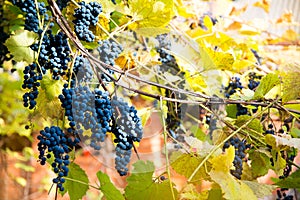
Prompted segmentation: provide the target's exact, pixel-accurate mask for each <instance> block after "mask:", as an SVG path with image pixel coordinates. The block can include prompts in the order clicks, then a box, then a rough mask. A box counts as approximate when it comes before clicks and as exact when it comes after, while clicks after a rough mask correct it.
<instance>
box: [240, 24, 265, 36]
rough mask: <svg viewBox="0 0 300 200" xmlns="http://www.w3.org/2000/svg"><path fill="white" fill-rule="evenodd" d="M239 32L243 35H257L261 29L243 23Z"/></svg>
mask: <svg viewBox="0 0 300 200" xmlns="http://www.w3.org/2000/svg"><path fill="white" fill-rule="evenodd" d="M239 33H240V34H243V35H258V34H260V33H261V31H260V30H259V29H257V28H255V27H252V26H247V25H245V24H243V25H242V28H241V29H240V30H239Z"/></svg>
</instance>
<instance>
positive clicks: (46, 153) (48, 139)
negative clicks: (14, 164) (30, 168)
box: [37, 126, 79, 191]
mask: <svg viewBox="0 0 300 200" xmlns="http://www.w3.org/2000/svg"><path fill="white" fill-rule="evenodd" d="M37 139H38V140H39V143H38V151H39V159H40V164H41V165H45V164H46V160H47V159H50V158H51V152H52V153H53V156H54V161H53V162H52V163H51V166H52V168H53V171H54V172H55V173H56V174H57V175H58V176H57V177H56V178H54V179H53V180H52V181H53V183H56V184H57V187H58V188H59V190H60V191H64V187H63V183H64V182H65V179H64V178H63V177H64V176H68V172H69V168H68V165H69V164H70V161H69V158H70V156H69V155H68V153H69V152H70V151H71V150H72V149H73V147H75V145H76V144H77V143H79V139H78V138H75V139H74V140H73V139H72V138H67V137H66V135H65V133H64V132H63V131H62V130H61V129H60V128H59V127H57V126H51V127H50V128H49V127H46V128H44V130H41V131H40V134H39V135H38V136H37Z"/></svg>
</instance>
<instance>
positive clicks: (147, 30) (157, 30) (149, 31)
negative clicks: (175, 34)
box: [135, 27, 170, 37]
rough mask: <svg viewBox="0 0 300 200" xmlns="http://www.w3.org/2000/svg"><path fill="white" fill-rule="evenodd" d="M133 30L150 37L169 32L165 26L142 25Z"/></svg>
mask: <svg viewBox="0 0 300 200" xmlns="http://www.w3.org/2000/svg"><path fill="white" fill-rule="evenodd" d="M135 32H136V33H137V34H139V35H142V36H145V37H152V36H156V35H161V34H164V33H168V32H170V29H168V28H165V27H143V28H137V29H135Z"/></svg>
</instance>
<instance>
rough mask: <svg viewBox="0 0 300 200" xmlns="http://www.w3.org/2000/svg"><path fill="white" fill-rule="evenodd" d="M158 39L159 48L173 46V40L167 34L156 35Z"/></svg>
mask: <svg viewBox="0 0 300 200" xmlns="http://www.w3.org/2000/svg"><path fill="white" fill-rule="evenodd" d="M156 40H157V41H158V46H157V48H158V49H161V48H164V49H170V48H171V41H170V39H169V36H168V35H167V34H161V35H158V36H156Z"/></svg>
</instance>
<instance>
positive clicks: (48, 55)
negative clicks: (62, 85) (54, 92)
mask: <svg viewBox="0 0 300 200" xmlns="http://www.w3.org/2000/svg"><path fill="white" fill-rule="evenodd" d="M38 47H39V44H38V43H36V44H33V45H32V46H31V49H32V50H34V51H38ZM69 55H70V48H69V46H68V41H67V37H66V35H65V34H64V33H62V32H59V33H58V34H56V35H53V34H52V31H51V30H47V31H46V34H44V37H43V41H42V44H41V46H40V55H39V58H38V61H39V63H40V65H41V70H42V72H43V73H46V72H47V70H50V71H51V73H52V78H53V79H55V80H59V79H60V77H62V76H64V75H66V71H67V70H68V63H69V62H70V61H71V58H70V56H69Z"/></svg>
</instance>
